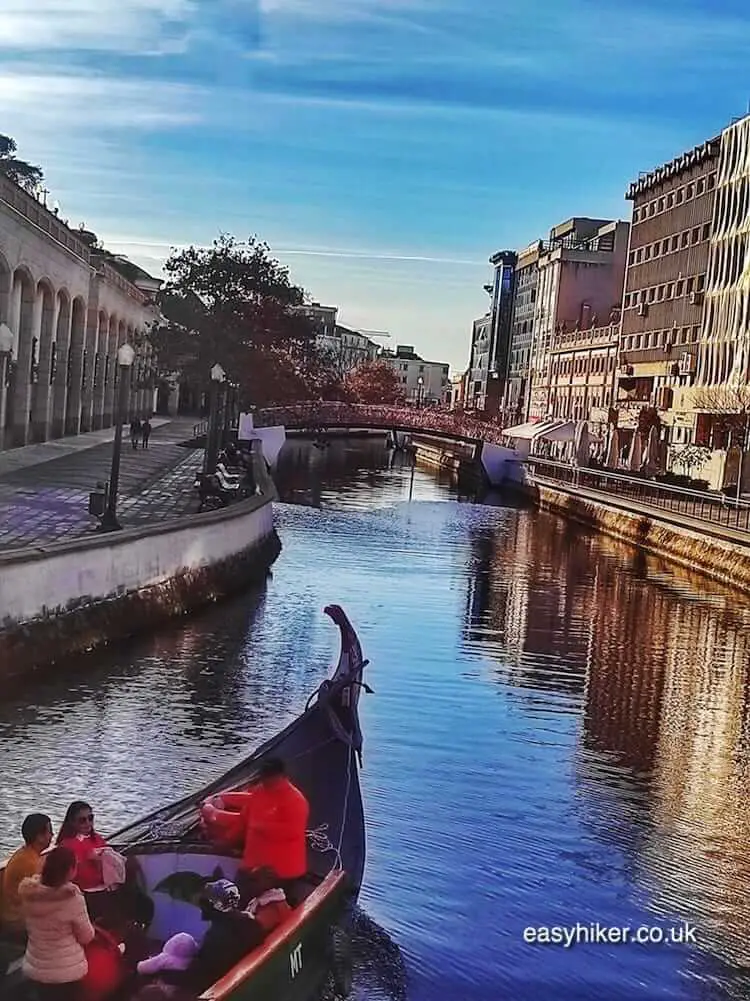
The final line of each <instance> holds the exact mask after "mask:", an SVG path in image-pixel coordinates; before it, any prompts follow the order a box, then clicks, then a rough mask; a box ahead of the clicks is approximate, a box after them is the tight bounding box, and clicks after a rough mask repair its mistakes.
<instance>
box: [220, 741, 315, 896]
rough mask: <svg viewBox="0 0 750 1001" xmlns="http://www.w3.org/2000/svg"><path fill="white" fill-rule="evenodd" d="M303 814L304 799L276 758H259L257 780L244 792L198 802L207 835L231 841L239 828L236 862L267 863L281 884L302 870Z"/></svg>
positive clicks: (306, 810)
mask: <svg viewBox="0 0 750 1001" xmlns="http://www.w3.org/2000/svg"><path fill="white" fill-rule="evenodd" d="M309 815H310V806H309V804H308V802H307V799H306V798H305V796H304V795H303V794H302V793H301V792H300V791H299V789H298V788H297V787H296V786H295V785H293V784H292V782H291V781H290V780H289V778H288V777H287V774H286V768H285V766H284V762H283V761H281V760H280V759H279V758H268V759H267V760H266V761H264V762H263V764H262V765H261V768H260V773H259V776H258V781H257V783H256V784H255V785H253V786H251V787H250V788H249V789H248V790H246V791H245V792H228V793H224V794H223V795H221V796H213V797H211V798H210V799H208V800H206V802H205V803H204V804H203V806H202V807H201V816H202V818H203V822H204V826H205V828H206V831H207V833H208V835H209V837H210V838H211V840H212V841H216V842H222V841H223V842H225V843H226V842H227V841H229V842H231V841H232V840H234V839H236V837H237V834H238V833H239V832H240V831H242V832H244V846H243V852H242V868H243V869H245V870H247V871H253V870H256V869H261V868H268V869H271V870H273V872H275V873H276V875H277V876H278V877H279V879H280V880H281V881H282V882H283V883H284V884H287V885H289V884H293V883H294V882H295V881H296V880H298V879H300V878H301V877H303V876H304V875H305V874H306V872H307V821H308V817H309Z"/></svg>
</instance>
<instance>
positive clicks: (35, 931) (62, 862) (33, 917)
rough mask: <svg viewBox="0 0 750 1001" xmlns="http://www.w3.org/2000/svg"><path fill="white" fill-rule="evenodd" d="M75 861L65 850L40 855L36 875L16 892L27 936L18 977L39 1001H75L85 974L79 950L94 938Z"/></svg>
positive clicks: (58, 849) (85, 966) (86, 962)
mask: <svg viewBox="0 0 750 1001" xmlns="http://www.w3.org/2000/svg"><path fill="white" fill-rule="evenodd" d="M75 874H76V859H75V856H74V855H73V853H72V852H71V851H70V850H69V849H67V848H53V849H52V851H51V852H50V853H49V854H48V855H46V856H45V859H44V866H43V868H42V872H41V875H39V876H32V877H31V878H29V879H24V880H23V881H22V882H21V885H20V886H19V887H18V896H19V900H20V903H21V913H22V914H23V918H24V922H25V924H26V931H27V933H28V944H27V946H26V954H25V955H24V958H23V972H24V974H25V975H26V976H27V977H28V978H29V980H33V981H34V984H35V986H36V988H37V991H38V994H39V997H40V998H43V999H49V1001H76V998H77V997H78V993H79V990H80V983H81V981H82V980H83V979H84V977H85V976H86V974H87V973H88V961H87V960H86V953H85V951H84V946H86V945H88V944H89V943H90V942H91V941H92V940H93V938H94V934H95V932H94V927H93V925H92V924H91V921H90V920H89V916H88V911H87V910H86V902H85V901H84V899H83V894H82V893H81V891H80V890H79V889H78V887H77V886H76V885H75V883H74V882H73V879H74V877H75Z"/></svg>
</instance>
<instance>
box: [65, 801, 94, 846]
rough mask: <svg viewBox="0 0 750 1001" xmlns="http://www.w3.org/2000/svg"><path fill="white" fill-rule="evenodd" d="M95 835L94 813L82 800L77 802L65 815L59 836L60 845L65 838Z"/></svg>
mask: <svg viewBox="0 0 750 1001" xmlns="http://www.w3.org/2000/svg"><path fill="white" fill-rule="evenodd" d="M93 833H94V811H93V810H92V809H91V807H90V806H89V804H88V803H84V801H83V800H82V799H77V800H75V801H74V802H73V803H71V804H70V806H69V807H68V809H67V811H66V813H65V819H64V820H63V822H62V827H61V828H60V833H59V834H58V835H57V843H58V844H59V843H60V842H61V841H63V840H64V839H65V838H72V837H75V835H76V834H93Z"/></svg>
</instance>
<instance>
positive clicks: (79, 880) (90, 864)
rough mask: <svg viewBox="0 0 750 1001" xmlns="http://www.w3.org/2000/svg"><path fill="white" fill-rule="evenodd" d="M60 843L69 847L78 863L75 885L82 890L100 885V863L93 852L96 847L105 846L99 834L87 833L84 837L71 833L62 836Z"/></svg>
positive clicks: (105, 843)
mask: <svg viewBox="0 0 750 1001" xmlns="http://www.w3.org/2000/svg"><path fill="white" fill-rule="evenodd" d="M60 844H61V845H63V846H64V847H65V848H69V849H70V850H71V851H72V852H73V854H74V855H75V857H76V862H77V863H78V870H77V872H76V876H75V880H74V882H75V883H76V885H77V886H79V887H80V888H81V889H82V890H93V889H94V887H98V886H101V885H102V863H101V859H100V858H99V856H98V855H95V854H94V852H95V851H96V850H97V849H98V848H106V847H107V842H106V841H105V840H104V838H103V837H102V836H101V834H89V835H88V836H86V837H79V836H78V835H77V834H73V835H72V836H71V837H69V838H62V839H61V840H60Z"/></svg>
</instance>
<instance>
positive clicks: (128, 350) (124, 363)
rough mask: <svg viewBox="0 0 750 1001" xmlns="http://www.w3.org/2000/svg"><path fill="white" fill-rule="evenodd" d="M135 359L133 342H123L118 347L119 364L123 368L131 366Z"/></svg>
mask: <svg viewBox="0 0 750 1001" xmlns="http://www.w3.org/2000/svg"><path fill="white" fill-rule="evenodd" d="M134 361H135V348H134V347H133V345H132V344H121V345H120V347H119V348H118V349H117V364H118V365H119V366H120V367H121V368H130V366H131V365H132V364H133V362H134Z"/></svg>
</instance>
